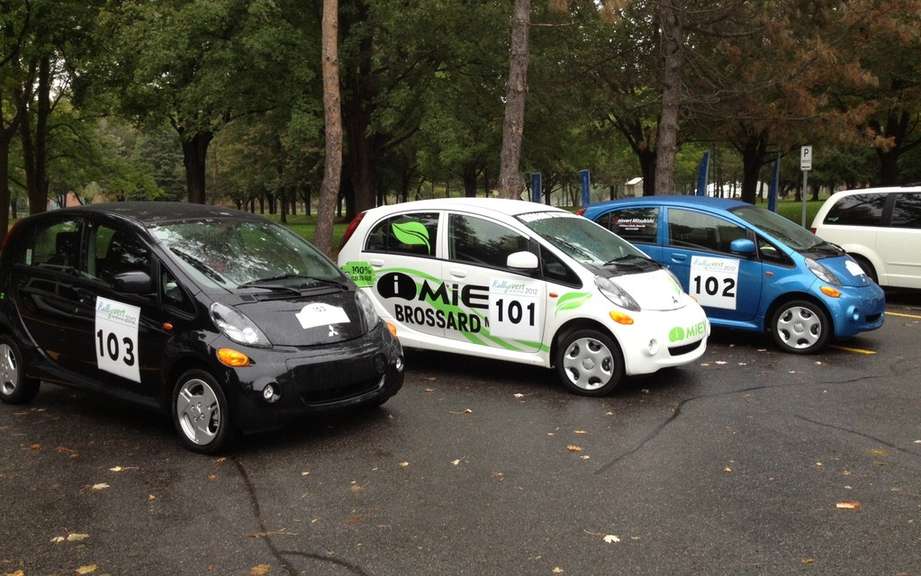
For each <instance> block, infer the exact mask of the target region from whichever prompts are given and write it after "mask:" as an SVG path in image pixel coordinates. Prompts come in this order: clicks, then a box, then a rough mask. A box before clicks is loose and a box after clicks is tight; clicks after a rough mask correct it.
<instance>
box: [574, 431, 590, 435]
mask: <svg viewBox="0 0 921 576" xmlns="http://www.w3.org/2000/svg"><path fill="white" fill-rule="evenodd" d="M572 433H573V434H579V435H580V436H581V435H583V434H588V432H586V431H585V430H573V432H572Z"/></svg>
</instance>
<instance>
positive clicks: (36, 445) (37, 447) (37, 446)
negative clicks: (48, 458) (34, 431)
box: [29, 444, 42, 450]
mask: <svg viewBox="0 0 921 576" xmlns="http://www.w3.org/2000/svg"><path fill="white" fill-rule="evenodd" d="M29 448H31V449H33V450H41V449H42V445H41V444H32V445H31V446H29Z"/></svg>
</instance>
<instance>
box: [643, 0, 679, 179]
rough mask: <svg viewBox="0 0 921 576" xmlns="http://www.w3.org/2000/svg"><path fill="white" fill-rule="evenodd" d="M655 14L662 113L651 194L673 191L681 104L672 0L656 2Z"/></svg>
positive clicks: (675, 22) (675, 20)
mask: <svg viewBox="0 0 921 576" xmlns="http://www.w3.org/2000/svg"><path fill="white" fill-rule="evenodd" d="M658 15H659V29H660V33H659V34H660V38H661V42H660V49H661V50H662V112H661V115H660V116H659V131H658V135H657V137H656V154H657V157H656V182H655V184H656V188H655V193H656V194H673V193H674V192H675V156H676V155H677V153H678V111H679V107H680V105H681V44H682V38H681V23H680V22H679V21H678V14H677V11H676V9H675V6H674V4H673V3H672V2H665V1H663V2H659V12H658ZM644 193H645V189H644Z"/></svg>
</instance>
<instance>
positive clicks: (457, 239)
mask: <svg viewBox="0 0 921 576" xmlns="http://www.w3.org/2000/svg"><path fill="white" fill-rule="evenodd" d="M339 266H340V267H341V268H342V269H343V270H344V271H345V272H346V273H347V274H348V275H349V276H350V277H351V278H352V279H353V280H355V282H356V284H357V285H358V286H359V287H360V288H363V289H364V290H365V291H366V293H367V294H368V295H369V296H371V298H372V300H373V301H374V303H375V305H376V308H377V311H378V313H379V314H381V315H383V317H384V318H385V319H387V321H389V322H392V323H393V324H394V326H395V327H396V330H397V331H398V334H399V338H400V341H401V342H402V343H403V345H404V346H406V347H409V348H422V349H426V350H438V351H444V352H454V353H458V354H467V355H471V356H480V357H483V358H492V359H497V360H508V361H511V362H519V363H524V364H532V365H537V366H544V367H548V368H549V367H555V368H556V369H557V372H558V375H559V378H560V380H561V381H562V383H563V384H564V385H565V386H567V387H568V388H569V389H570V390H571V391H573V392H576V393H578V394H584V395H589V396H600V395H603V394H607V393H608V392H610V391H611V390H612V389H613V388H615V387H616V386H617V385H618V383H619V382H620V381H621V380H622V379H623V377H624V376H626V375H632V374H649V373H652V372H655V371H656V370H659V369H660V368H666V367H669V366H679V365H682V364H688V363H690V362H693V361H695V360H696V359H697V358H700V356H701V355H702V354H703V353H704V351H705V350H706V347H707V336H708V335H709V334H710V323H709V322H708V321H707V317H706V315H705V314H704V311H703V309H702V308H701V307H700V305H698V304H697V302H695V301H694V300H692V299H691V298H690V297H689V296H688V295H687V294H685V293H684V292H683V291H682V290H681V285H680V284H679V283H678V280H677V279H676V278H675V277H674V276H673V275H672V274H671V273H670V272H669V271H668V270H667V269H666V268H664V267H662V266H660V265H659V264H657V263H656V262H654V261H653V260H651V259H649V258H648V257H647V256H646V255H645V254H643V253H642V252H640V251H639V250H638V249H637V248H635V247H634V246H633V245H631V244H630V243H628V242H627V241H626V240H623V239H622V238H620V237H619V236H616V235H614V234H613V233H611V232H610V231H608V230H607V229H605V228H602V227H601V226H599V225H598V224H595V223H594V222H592V221H590V220H588V219H586V218H583V217H581V216H576V215H575V214H571V213H569V212H566V211H564V210H560V209H558V208H551V207H550V206H545V205H543V204H533V203H531V202H522V201H520V200H499V199H492V198H490V199H487V198H451V199H439V200H423V201H419V202H407V203H403V204H396V205H394V206H382V207H380V208H375V209H373V210H368V211H367V212H364V213H362V214H360V215H359V216H358V217H357V218H356V219H355V220H354V221H353V222H352V224H351V225H350V226H349V230H348V231H347V232H346V237H345V243H344V245H343V247H342V251H341V252H340V253H339Z"/></svg>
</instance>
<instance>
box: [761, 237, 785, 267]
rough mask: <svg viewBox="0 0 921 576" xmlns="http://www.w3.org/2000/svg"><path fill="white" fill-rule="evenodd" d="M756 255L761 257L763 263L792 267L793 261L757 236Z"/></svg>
mask: <svg viewBox="0 0 921 576" xmlns="http://www.w3.org/2000/svg"><path fill="white" fill-rule="evenodd" d="M758 254H760V255H761V260H762V261H763V262H768V263H770V264H779V265H781V266H793V261H792V260H790V257H789V256H787V255H786V254H784V253H783V251H782V250H781V249H780V248H778V247H777V246H775V245H774V244H772V243H771V242H770V241H768V240H766V239H765V238H763V237H762V236H758Z"/></svg>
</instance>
